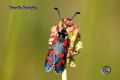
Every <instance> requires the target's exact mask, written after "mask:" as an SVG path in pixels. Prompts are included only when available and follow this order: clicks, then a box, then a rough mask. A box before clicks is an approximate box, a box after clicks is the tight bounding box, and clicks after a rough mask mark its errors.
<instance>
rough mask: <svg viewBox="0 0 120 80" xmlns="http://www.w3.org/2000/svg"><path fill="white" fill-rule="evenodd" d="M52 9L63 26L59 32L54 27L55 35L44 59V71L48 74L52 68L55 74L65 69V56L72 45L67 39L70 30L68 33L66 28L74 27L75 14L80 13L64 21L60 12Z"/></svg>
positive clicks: (68, 38)
mask: <svg viewBox="0 0 120 80" xmlns="http://www.w3.org/2000/svg"><path fill="white" fill-rule="evenodd" d="M54 9H55V10H56V11H57V13H58V15H59V18H60V21H62V22H65V24H62V25H61V26H62V28H61V29H60V30H59V29H58V28H59V27H56V28H57V29H56V31H55V32H54V33H55V34H54V37H53V38H52V43H51V45H50V48H49V51H48V54H47V56H46V59H45V71H46V72H49V71H50V70H51V69H52V68H54V70H55V72H56V73H62V72H63V71H64V69H65V67H66V62H67V55H68V52H69V50H70V47H71V43H72V41H71V40H70V37H69V34H70V33H71V32H72V30H71V31H69V30H70V29H71V28H69V29H68V27H70V26H72V25H74V24H73V23H72V20H73V18H74V17H75V16H76V15H77V14H80V12H76V13H75V14H74V15H73V16H72V18H68V19H67V20H66V19H64V18H61V15H60V10H59V9H58V8H54ZM67 21H69V22H67ZM72 29H74V28H72Z"/></svg>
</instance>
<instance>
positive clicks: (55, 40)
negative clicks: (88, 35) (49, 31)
mask: <svg viewBox="0 0 120 80" xmlns="http://www.w3.org/2000/svg"><path fill="white" fill-rule="evenodd" d="M56 42H57V36H55V38H54V44H56Z"/></svg>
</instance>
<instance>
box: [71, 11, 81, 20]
mask: <svg viewBox="0 0 120 80" xmlns="http://www.w3.org/2000/svg"><path fill="white" fill-rule="evenodd" d="M77 14H80V12H76V13H75V14H74V15H73V16H72V18H71V20H72V19H74V17H75V16H76V15H77Z"/></svg>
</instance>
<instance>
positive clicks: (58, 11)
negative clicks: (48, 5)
mask: <svg viewBox="0 0 120 80" xmlns="http://www.w3.org/2000/svg"><path fill="white" fill-rule="evenodd" d="M54 9H55V10H56V11H57V13H58V16H59V18H60V20H61V19H62V18H61V15H60V10H59V9H58V8H56V7H55V8H54Z"/></svg>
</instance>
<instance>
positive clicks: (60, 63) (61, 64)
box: [54, 39, 68, 74]
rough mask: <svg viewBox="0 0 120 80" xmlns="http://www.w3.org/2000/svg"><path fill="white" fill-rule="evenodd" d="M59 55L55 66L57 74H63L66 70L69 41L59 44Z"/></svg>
mask: <svg viewBox="0 0 120 80" xmlns="http://www.w3.org/2000/svg"><path fill="white" fill-rule="evenodd" d="M58 44H59V45H58V47H57V49H58V55H57V56H56V61H55V65H54V69H55V72H56V73H57V74H58V73H62V72H63V71H64V69H65V66H66V65H65V64H66V60H67V51H68V40H67V39H66V40H64V42H58Z"/></svg>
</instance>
